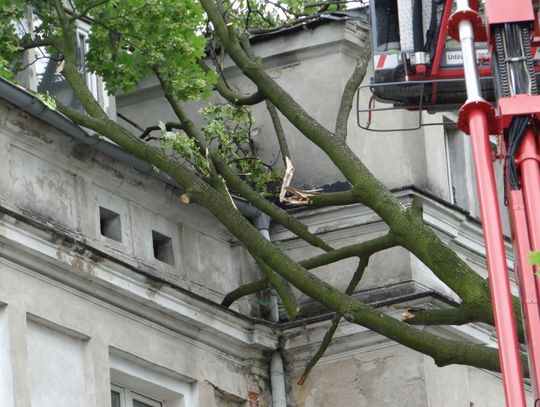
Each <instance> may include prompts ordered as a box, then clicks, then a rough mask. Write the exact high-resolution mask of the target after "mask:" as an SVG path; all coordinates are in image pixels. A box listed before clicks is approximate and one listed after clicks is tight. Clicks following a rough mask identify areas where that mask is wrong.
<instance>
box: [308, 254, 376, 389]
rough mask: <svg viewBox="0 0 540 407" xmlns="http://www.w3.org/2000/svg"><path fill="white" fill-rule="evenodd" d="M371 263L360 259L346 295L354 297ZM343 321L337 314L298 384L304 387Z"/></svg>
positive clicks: (367, 257) (367, 259)
mask: <svg viewBox="0 0 540 407" xmlns="http://www.w3.org/2000/svg"><path fill="white" fill-rule="evenodd" d="M368 263H369V256H366V257H363V258H361V259H360V261H359V263H358V267H357V268H356V271H355V273H354V275H353V278H352V279H351V281H350V282H349V285H348V286H347V288H346V290H345V294H347V295H352V293H353V292H354V290H355V289H356V287H357V286H358V283H359V282H360V280H361V279H362V276H363V275H364V271H365V270H366V268H367V266H368ZM340 320H341V314H336V315H334V317H333V318H332V323H331V325H330V328H328V331H326V333H325V334H324V338H323V340H322V342H321V345H320V346H319V349H317V352H315V354H314V355H313V356H312V357H311V359H310V361H309V362H308V364H307V365H306V368H305V369H304V373H303V374H302V377H300V379H299V380H298V384H299V385H300V386H302V385H303V384H304V382H305V381H306V379H307V377H308V376H309V373H310V372H311V369H313V367H314V366H315V365H316V364H317V362H318V361H319V360H320V359H321V358H322V357H323V355H324V354H325V352H326V349H328V347H329V346H330V343H331V342H332V338H333V337H334V334H335V333H336V330H337V327H338V325H339V321H340Z"/></svg>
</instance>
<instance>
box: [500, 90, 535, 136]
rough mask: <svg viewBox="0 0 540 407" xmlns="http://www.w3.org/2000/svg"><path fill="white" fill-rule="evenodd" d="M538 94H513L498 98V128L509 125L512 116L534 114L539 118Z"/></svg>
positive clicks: (502, 129)
mask: <svg viewBox="0 0 540 407" xmlns="http://www.w3.org/2000/svg"><path fill="white" fill-rule="evenodd" d="M539 106H540V95H515V96H512V97H509V98H501V99H499V130H500V132H502V131H504V130H505V129H507V128H508V126H510V122H511V121H512V117H514V116H528V115H531V116H535V117H536V118H538V119H540V112H539V111H538V107H539Z"/></svg>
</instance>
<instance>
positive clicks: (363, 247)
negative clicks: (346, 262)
mask: <svg viewBox="0 0 540 407" xmlns="http://www.w3.org/2000/svg"><path fill="white" fill-rule="evenodd" d="M396 245H397V243H396V240H395V238H394V236H392V234H386V235H384V236H381V237H377V238H375V239H372V240H367V241H365V242H361V243H356V244H353V245H350V246H345V247H341V248H339V249H336V250H333V251H331V252H328V253H324V254H321V255H319V256H315V257H312V258H310V259H306V260H302V261H301V262H300V263H299V264H300V266H302V267H304V268H305V269H306V270H311V269H314V268H317V267H321V266H325V265H327V264H331V263H335V262H337V261H340V260H343V259H347V258H350V257H369V256H371V255H372V254H375V253H377V252H380V251H383V250H386V249H389V248H391V247H394V246H396Z"/></svg>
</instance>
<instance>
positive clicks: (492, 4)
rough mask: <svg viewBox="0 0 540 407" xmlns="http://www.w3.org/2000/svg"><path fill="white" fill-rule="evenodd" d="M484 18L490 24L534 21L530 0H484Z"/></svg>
mask: <svg viewBox="0 0 540 407" xmlns="http://www.w3.org/2000/svg"><path fill="white" fill-rule="evenodd" d="M486 18H487V23H488V24H489V25H490V26H491V25H494V24H505V23H519V22H525V21H531V22H533V21H534V12H533V6H532V2H531V0H512V2H511V4H510V2H508V3H506V2H505V1H500V0H486Z"/></svg>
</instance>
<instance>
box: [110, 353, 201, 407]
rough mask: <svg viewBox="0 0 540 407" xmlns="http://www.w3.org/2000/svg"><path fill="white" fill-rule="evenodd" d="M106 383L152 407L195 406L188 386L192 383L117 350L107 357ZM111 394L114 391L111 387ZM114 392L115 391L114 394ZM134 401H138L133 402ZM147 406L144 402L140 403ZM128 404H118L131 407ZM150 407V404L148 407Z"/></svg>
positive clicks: (187, 379)
mask: <svg viewBox="0 0 540 407" xmlns="http://www.w3.org/2000/svg"><path fill="white" fill-rule="evenodd" d="M109 367H110V383H112V384H113V385H114V386H118V387H120V388H124V389H128V390H130V391H131V394H132V395H135V396H136V397H140V396H142V397H146V398H148V399H149V400H152V401H154V403H155V402H156V400H159V401H158V403H161V404H155V406H156V407H193V406H194V405H195V402H194V395H193V388H192V383H193V382H195V380H193V379H190V378H187V377H185V376H183V375H179V374H177V373H174V372H172V371H170V370H168V369H166V368H164V367H160V366H158V365H154V364H152V362H150V361H147V360H143V359H139V358H138V357H136V356H133V355H130V354H127V353H125V352H122V351H120V350H118V349H111V353H110V354H109ZM111 389H112V390H115V388H114V387H112V386H111ZM116 391H117V390H116ZM135 400H138V399H137V398H135ZM140 401H142V402H143V403H148V401H146V400H145V399H140ZM132 404H133V403H131V404H129V403H128V404H126V403H124V404H122V403H121V404H120V406H121V407H132ZM150 405H151V406H152V407H154V405H153V404H150Z"/></svg>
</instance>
